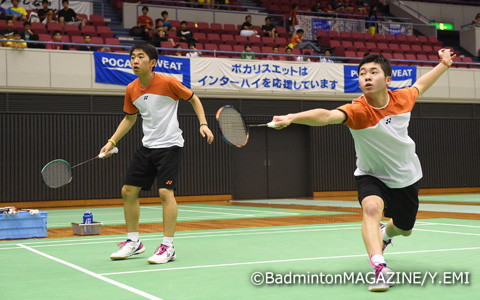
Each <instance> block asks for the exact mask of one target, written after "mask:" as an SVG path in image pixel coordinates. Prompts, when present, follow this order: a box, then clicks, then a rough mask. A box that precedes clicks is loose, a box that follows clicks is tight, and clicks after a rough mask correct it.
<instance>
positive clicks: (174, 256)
mask: <svg viewBox="0 0 480 300" xmlns="http://www.w3.org/2000/svg"><path fill="white" fill-rule="evenodd" d="M176 258H177V255H176V254H174V255H173V256H172V257H171V258H170V259H169V260H167V261H165V262H158V261H154V260H150V258H149V259H148V260H147V261H148V263H149V264H152V265H153V264H166V263H168V262H170V261H174V260H175V259H176Z"/></svg>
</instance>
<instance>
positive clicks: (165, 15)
mask: <svg viewBox="0 0 480 300" xmlns="http://www.w3.org/2000/svg"><path fill="white" fill-rule="evenodd" d="M162 21H163V26H165V27H167V30H168V31H175V30H177V28H175V27H173V26H172V23H170V22H169V21H168V11H166V10H164V11H162Z"/></svg>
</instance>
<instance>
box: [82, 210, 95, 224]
mask: <svg viewBox="0 0 480 300" xmlns="http://www.w3.org/2000/svg"><path fill="white" fill-rule="evenodd" d="M92 223H93V215H92V213H91V212H89V211H87V212H85V213H84V214H83V224H92Z"/></svg>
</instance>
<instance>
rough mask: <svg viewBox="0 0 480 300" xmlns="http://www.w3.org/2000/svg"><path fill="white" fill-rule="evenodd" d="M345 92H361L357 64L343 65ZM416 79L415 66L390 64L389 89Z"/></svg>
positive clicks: (399, 87)
mask: <svg viewBox="0 0 480 300" xmlns="http://www.w3.org/2000/svg"><path fill="white" fill-rule="evenodd" d="M343 68H344V71H343V72H344V81H345V93H361V92H362V91H361V90H360V86H359V85H358V72H357V69H358V66H352V65H344V66H343ZM416 80H417V67H410V66H408V67H407V66H392V83H391V84H390V85H389V89H391V90H396V89H401V88H404V87H409V86H412V85H413V84H414V83H415V81H416Z"/></svg>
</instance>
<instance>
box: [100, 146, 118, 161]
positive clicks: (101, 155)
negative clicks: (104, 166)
mask: <svg viewBox="0 0 480 300" xmlns="http://www.w3.org/2000/svg"><path fill="white" fill-rule="evenodd" d="M115 153H118V148H117V147H115V148H113V149H112V150H110V151H108V154H115ZM105 155H106V154H105V152H102V153H100V154H99V155H98V158H103V157H105Z"/></svg>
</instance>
